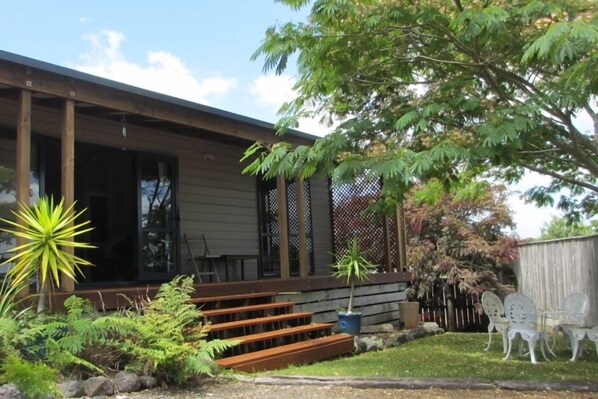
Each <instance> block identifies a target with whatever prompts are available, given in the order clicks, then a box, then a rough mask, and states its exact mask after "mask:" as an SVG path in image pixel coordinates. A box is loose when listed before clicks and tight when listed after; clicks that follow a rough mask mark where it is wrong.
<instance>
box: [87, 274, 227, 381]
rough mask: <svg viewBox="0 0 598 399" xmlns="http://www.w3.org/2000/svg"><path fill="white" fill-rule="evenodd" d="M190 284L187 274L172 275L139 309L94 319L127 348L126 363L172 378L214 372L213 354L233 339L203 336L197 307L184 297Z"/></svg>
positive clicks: (205, 332) (133, 368)
mask: <svg viewBox="0 0 598 399" xmlns="http://www.w3.org/2000/svg"><path fill="white" fill-rule="evenodd" d="M193 290H194V289H193V278H192V277H185V276H178V277H175V278H174V279H173V280H172V281H171V282H169V283H165V284H163V285H162V286H160V290H159V292H158V294H157V295H156V297H155V298H154V299H153V300H150V301H147V302H146V303H144V304H143V306H142V309H141V312H139V313H137V312H134V311H132V310H128V311H125V312H124V313H123V314H122V315H121V316H116V315H115V316H113V317H110V318H103V319H101V320H98V323H101V324H102V325H103V327H107V328H111V329H112V330H113V332H114V334H116V335H117V336H118V337H117V340H118V341H119V342H120V345H121V348H122V350H123V352H124V353H127V354H130V356H131V360H130V363H129V364H128V365H127V368H129V369H131V370H134V371H136V372H139V373H146V374H147V373H150V372H152V373H155V374H156V375H158V376H159V377H160V378H162V379H164V380H166V381H169V382H170V381H171V382H175V383H182V382H185V381H186V380H188V379H189V378H190V377H192V376H194V375H198V374H208V375H212V374H213V373H214V371H215V370H216V364H215V362H214V358H215V356H216V355H218V354H219V353H221V352H223V351H224V350H226V349H228V348H230V347H232V346H234V345H236V342H233V341H223V340H210V341H207V340H206V339H205V338H206V335H207V333H208V331H209V325H201V324H200V320H201V312H199V311H198V310H197V309H196V307H195V305H193V304H191V303H189V301H188V300H189V298H190V294H191V293H192V292H193Z"/></svg>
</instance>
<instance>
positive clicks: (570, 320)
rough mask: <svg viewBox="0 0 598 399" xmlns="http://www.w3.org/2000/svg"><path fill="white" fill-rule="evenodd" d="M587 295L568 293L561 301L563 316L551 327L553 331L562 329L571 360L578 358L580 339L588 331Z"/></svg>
mask: <svg viewBox="0 0 598 399" xmlns="http://www.w3.org/2000/svg"><path fill="white" fill-rule="evenodd" d="M588 310H589V308H588V296H587V295H586V294H584V293H583V292H576V293H574V294H571V295H568V296H566V297H565V300H564V301H563V307H562V312H561V313H562V314H563V318H562V319H561V320H559V321H558V323H557V324H556V325H555V326H554V327H553V332H554V333H556V332H558V331H562V332H563V334H564V335H565V336H566V337H567V338H568V339H569V343H570V345H571V351H572V355H571V361H575V360H577V359H578V358H579V356H580V354H581V351H582V349H583V345H582V341H583V339H584V337H585V336H586V334H587V333H588V332H589V331H590V326H588V325H587V324H586V316H587V315H588Z"/></svg>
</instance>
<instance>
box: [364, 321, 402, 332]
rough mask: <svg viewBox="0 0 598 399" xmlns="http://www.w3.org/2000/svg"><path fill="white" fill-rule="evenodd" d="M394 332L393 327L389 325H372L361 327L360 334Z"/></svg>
mask: <svg viewBox="0 0 598 399" xmlns="http://www.w3.org/2000/svg"><path fill="white" fill-rule="evenodd" d="M394 330H395V328H394V326H393V325H392V324H390V323H385V324H373V325H371V326H362V327H361V331H360V334H376V333H391V332H394Z"/></svg>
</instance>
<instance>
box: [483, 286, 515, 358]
mask: <svg viewBox="0 0 598 399" xmlns="http://www.w3.org/2000/svg"><path fill="white" fill-rule="evenodd" d="M482 307H483V308H484V313H486V315H487V316H488V318H489V319H490V323H489V324H488V346H487V347H486V349H485V350H488V349H490V344H491V343H492V332H493V331H494V330H495V329H496V331H498V332H499V333H501V335H502V349H503V351H502V352H503V353H504V354H506V353H507V349H508V346H509V345H508V338H507V333H508V331H509V321H508V320H507V318H506V317H505V307H504V305H503V303H502V301H501V300H500V298H499V297H498V296H497V295H496V294H494V293H493V292H490V291H486V292H484V293H483V294H482Z"/></svg>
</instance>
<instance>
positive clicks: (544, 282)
mask: <svg viewBox="0 0 598 399" xmlns="http://www.w3.org/2000/svg"><path fill="white" fill-rule="evenodd" d="M519 254H520V260H519V262H518V264H516V265H515V266H514V268H513V269H514V272H515V275H516V276H517V283H518V284H517V285H518V286H517V290H518V291H519V292H520V293H522V294H524V295H526V296H529V297H530V298H531V299H532V300H533V301H534V303H535V304H536V305H537V306H538V308H539V309H547V310H557V309H559V308H560V307H561V305H562V300H563V298H565V296H567V295H569V294H571V293H574V292H585V293H586V294H587V295H588V297H589V300H590V303H589V305H590V313H589V315H588V321H589V322H590V323H592V324H597V323H598V234H595V235H591V236H585V237H574V238H565V239H559V240H550V241H538V242H529V243H524V244H520V245H519Z"/></svg>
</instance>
